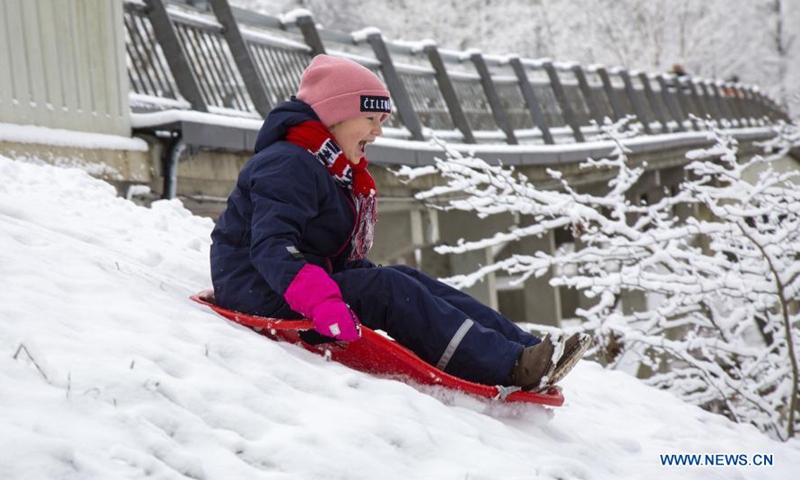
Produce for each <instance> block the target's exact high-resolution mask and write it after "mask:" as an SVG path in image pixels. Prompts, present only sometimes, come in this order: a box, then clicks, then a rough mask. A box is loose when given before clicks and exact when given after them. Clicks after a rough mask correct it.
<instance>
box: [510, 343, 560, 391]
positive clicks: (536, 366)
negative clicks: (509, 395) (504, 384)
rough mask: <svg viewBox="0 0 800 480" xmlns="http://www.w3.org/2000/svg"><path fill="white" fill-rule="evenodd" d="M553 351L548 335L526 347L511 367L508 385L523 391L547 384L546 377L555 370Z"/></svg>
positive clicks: (553, 347)
mask: <svg viewBox="0 0 800 480" xmlns="http://www.w3.org/2000/svg"><path fill="white" fill-rule="evenodd" d="M554 351H555V346H553V342H552V341H551V340H550V335H545V337H544V338H543V339H542V341H541V342H539V343H537V344H536V345H534V346H532V347H526V348H525V349H524V350H522V353H520V355H519V358H518V359H517V362H516V363H515V364H514V366H513V367H511V373H510V374H509V379H508V384H509V385H513V386H517V387H520V388H522V389H523V390H533V389H536V388H538V387H539V386H540V385H545V384H548V383H549V381H548V377H549V376H550V375H552V372H553V369H555V364H554V363H553V352H554Z"/></svg>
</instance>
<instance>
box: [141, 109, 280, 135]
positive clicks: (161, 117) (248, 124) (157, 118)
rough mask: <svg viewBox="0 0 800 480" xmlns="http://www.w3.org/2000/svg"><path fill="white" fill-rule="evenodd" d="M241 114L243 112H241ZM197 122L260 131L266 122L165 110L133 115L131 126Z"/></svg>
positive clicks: (258, 119) (212, 114)
mask: <svg viewBox="0 0 800 480" xmlns="http://www.w3.org/2000/svg"><path fill="white" fill-rule="evenodd" d="M239 113H240V114H241V113H242V112H239ZM181 121H183V122H197V123H204V124H209V125H220V126H225V127H235V128H244V129H250V130H255V131H258V130H259V129H261V125H262V124H263V123H264V120H262V119H260V118H255V117H253V118H247V117H242V116H230V115H221V114H215V113H204V112H195V111H186V110H164V111H161V112H153V113H131V126H132V127H134V128H143V127H153V126H157V125H165V124H168V123H173V122H181Z"/></svg>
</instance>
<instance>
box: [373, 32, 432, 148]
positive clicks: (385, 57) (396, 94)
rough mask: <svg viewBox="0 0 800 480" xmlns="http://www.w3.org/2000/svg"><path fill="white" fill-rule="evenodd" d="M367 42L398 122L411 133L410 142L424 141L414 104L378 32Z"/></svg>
mask: <svg viewBox="0 0 800 480" xmlns="http://www.w3.org/2000/svg"><path fill="white" fill-rule="evenodd" d="M367 42H368V43H369V44H370V46H371V47H372V51H373V52H374V53H375V58H377V59H378V61H379V62H381V72H383V79H384V80H386V86H387V87H388V88H389V92H390V93H391V94H392V102H393V103H394V106H395V108H396V109H397V113H398V115H400V121H401V122H403V125H405V127H406V128H407V129H408V131H409V132H411V140H424V136H423V135H422V124H421V123H420V121H419V116H417V112H415V111H414V104H413V103H411V97H410V96H409V95H408V91H407V90H406V86H405V85H404V84H403V81H402V80H401V79H400V75H399V74H398V73H397V69H396V68H394V62H393V61H392V56H391V55H389V50H388V49H387V48H386V43H385V42H384V41H383V36H382V35H381V34H380V33H379V32H374V33H371V34H369V35H367Z"/></svg>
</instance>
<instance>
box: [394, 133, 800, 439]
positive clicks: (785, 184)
mask: <svg viewBox="0 0 800 480" xmlns="http://www.w3.org/2000/svg"><path fill="white" fill-rule="evenodd" d="M627 122H628V120H624V121H622V122H619V123H617V124H614V125H607V126H604V127H603V130H604V132H605V134H606V135H608V137H609V138H610V139H611V141H613V142H614V145H615V146H616V151H615V153H614V154H613V155H612V156H611V157H610V158H603V159H599V160H594V159H588V160H587V161H586V162H585V163H584V164H583V165H582V168H589V169H612V170H613V171H615V172H616V175H615V177H614V178H613V180H611V181H610V182H609V184H608V191H607V192H606V193H605V194H603V195H592V194H586V193H579V192H578V191H576V190H575V189H573V188H572V187H571V186H570V185H569V183H568V182H567V181H566V180H564V179H562V178H561V174H560V173H559V172H557V171H551V172H550V175H551V176H552V177H553V178H554V179H556V180H559V181H561V188H560V189H559V190H543V189H541V188H538V187H536V186H535V185H533V184H532V183H531V182H529V181H528V180H527V178H525V177H524V176H522V175H519V174H517V173H516V172H515V171H514V170H513V169H512V168H506V167H503V166H498V165H489V164H487V163H486V162H484V161H483V160H481V159H479V158H474V157H464V156H462V155H460V154H459V153H458V152H454V151H448V158H447V160H439V161H437V162H436V165H435V166H434V167H425V168H422V169H411V168H406V169H404V170H402V171H401V172H400V173H401V174H402V175H405V176H406V177H407V178H415V177H417V176H420V175H426V174H434V173H438V174H441V175H443V176H444V177H445V178H446V179H447V184H446V185H444V186H439V187H436V188H433V189H431V190H427V191H424V192H421V193H420V194H418V198H421V199H426V200H431V199H434V198H443V197H446V196H452V195H454V194H459V193H460V194H462V198H451V199H449V200H447V202H446V205H447V207H445V208H450V209H459V210H466V211H472V212H475V213H476V214H477V215H480V216H488V215H496V214H500V213H513V214H516V215H524V216H529V217H531V218H532V219H533V222H525V223H524V224H526V225H528V224H531V226H529V227H525V228H513V229H511V230H509V231H505V232H498V233H496V234H494V235H492V236H491V237H488V238H485V239H483V240H479V241H473V242H462V243H459V244H457V245H454V246H442V247H439V248H437V251H438V252H439V253H455V254H458V253H462V252H466V251H470V250H476V249H483V248H487V247H490V246H496V245H500V244H502V243H504V242H510V241H515V240H519V239H522V238H525V237H530V236H541V235H543V234H545V233H548V232H549V231H551V230H555V229H563V228H569V229H572V231H573V232H574V234H575V235H576V237H577V239H578V240H579V241H580V243H581V245H582V247H581V248H576V249H571V250H562V251H559V252H558V253H556V254H550V253H547V252H530V254H528V255H513V256H512V257H510V258H508V259H505V260H501V261H498V262H496V263H494V264H491V265H486V266H484V267H482V268H480V269H479V270H478V271H476V272H474V273H472V274H469V275H461V276H457V277H452V278H450V279H446V281H448V282H450V283H452V284H453V285H455V286H457V287H467V286H470V285H471V284H473V283H474V282H475V281H477V280H478V279H480V278H482V277H483V276H485V275H486V274H488V273H491V272H496V271H505V272H507V273H508V274H511V275H514V276H517V277H518V279H517V281H520V282H522V281H525V280H526V279H527V278H530V277H531V276H541V275H544V274H545V273H547V272H548V271H551V269H554V268H556V267H557V268H558V270H559V271H562V272H563V271H572V272H575V273H574V274H573V275H571V276H567V275H563V276H560V277H556V278H554V279H552V280H551V284H552V285H554V286H566V287H570V288H574V289H577V290H580V291H583V292H584V293H586V294H587V295H588V296H590V297H594V298H596V299H597V303H596V305H594V306H593V307H591V308H587V309H585V310H579V311H578V314H579V315H580V316H581V317H582V318H583V319H584V323H583V326H582V327H581V328H582V329H583V330H585V331H588V332H591V333H592V334H593V335H594V337H595V341H596V348H595V351H594V353H595V355H596V356H597V357H598V358H600V359H603V360H604V362H605V363H606V364H607V365H608V367H609V368H615V367H617V366H618V365H619V363H620V360H621V358H622V357H623V356H625V355H634V356H636V357H637V358H638V359H639V361H640V362H641V364H642V365H644V366H645V367H647V369H648V370H649V372H650V375H649V377H648V378H647V379H646V381H647V382H648V383H650V384H652V385H655V386H657V387H660V388H665V389H669V390H670V391H672V392H674V393H676V394H677V395H679V396H681V397H682V398H684V399H685V400H686V401H689V402H691V403H694V404H697V405H700V406H702V407H704V408H706V409H709V410H711V411H716V412H719V413H722V414H724V415H726V416H728V417H730V418H731V419H733V420H736V421H739V422H749V423H752V424H754V425H756V426H757V427H758V428H759V429H761V430H762V431H765V432H768V433H769V434H770V435H772V436H774V437H776V438H781V439H788V438H792V437H794V436H795V435H796V431H797V428H798V426H800V420H799V419H798V400H799V398H798V397H800V392H798V388H800V387H799V386H798V383H799V382H800V363H799V362H798V353H800V313H798V302H799V301H800V189H798V188H797V184H796V183H793V182H794V181H796V180H797V179H798V177H799V176H800V172H798V171H793V172H789V173H780V172H778V171H777V170H775V169H773V167H772V163H773V161H774V160H775V159H777V158H779V157H780V156H782V155H784V154H785V153H786V151H788V148H790V146H791V145H792V144H795V145H796V144H798V143H800V135H799V134H798V130H797V127H796V126H786V125H784V126H782V127H781V128H780V132H779V133H780V135H779V136H778V137H777V139H776V140H775V141H773V142H770V143H769V145H768V148H769V149H771V150H777V153H774V154H773V155H770V156H768V157H766V158H763V157H761V156H756V157H754V158H752V159H750V160H748V161H742V162H740V161H739V160H738V159H737V156H736V153H737V144H736V141H735V140H734V139H732V138H731V137H729V136H727V135H725V134H723V133H721V132H720V131H717V130H714V127H713V125H711V124H708V125H707V127H708V129H709V130H710V131H711V135H713V140H714V141H715V144H714V146H712V147H711V148H708V149H703V150H697V151H694V152H690V154H689V155H688V157H689V160H690V163H689V164H688V165H687V166H686V167H685V172H686V179H685V180H684V181H683V182H682V183H681V185H680V188H679V190H678V191H677V192H676V193H675V194H674V195H665V196H664V197H663V198H662V199H660V200H658V201H655V202H653V203H652V204H645V203H642V204H637V203H632V202H631V201H630V200H629V199H630V195H629V192H630V191H631V189H632V187H633V186H634V185H635V184H636V183H637V181H639V179H640V178H641V176H642V175H643V174H644V172H645V170H646V165H635V164H632V162H631V161H630V159H629V158H628V155H627V150H626V148H625V146H624V134H623V133H622V131H623V128H625V126H626V123H627ZM463 195H466V196H463ZM687 206H688V207H691V208H692V209H702V210H704V211H705V215H704V216H688V217H687V218H681V217H680V216H677V215H675V213H674V212H675V209H676V208H678V207H684V208H685V207H687ZM626 293H634V294H644V295H646V296H647V297H648V299H649V301H650V307H649V308H647V309H645V310H642V311H632V312H631V311H625V310H623V309H622V308H620V298H621V297H622V296H623V295H625V294H626Z"/></svg>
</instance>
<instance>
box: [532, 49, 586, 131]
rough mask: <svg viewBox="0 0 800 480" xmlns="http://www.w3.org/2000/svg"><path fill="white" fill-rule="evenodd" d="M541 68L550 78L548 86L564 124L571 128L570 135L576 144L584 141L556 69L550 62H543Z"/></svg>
mask: <svg viewBox="0 0 800 480" xmlns="http://www.w3.org/2000/svg"><path fill="white" fill-rule="evenodd" d="M542 68H544V71H545V72H547V76H548V77H549V78H550V86H551V87H552V89H553V94H554V95H555V97H556V101H557V102H558V106H559V107H561V114H562V115H563V116H564V123H566V124H567V125H569V126H570V128H572V134H573V135H574V136H575V141H576V142H583V141H585V138H584V137H583V132H581V126H580V124H579V123H578V119H577V117H576V116H575V112H573V111H572V106H570V104H569V99H568V98H567V93H566V92H565V91H564V86H563V85H562V84H561V79H560V78H559V77H558V72H557V71H556V67H555V66H554V65H553V63H552V62H545V63H544V64H543V65H542Z"/></svg>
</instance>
